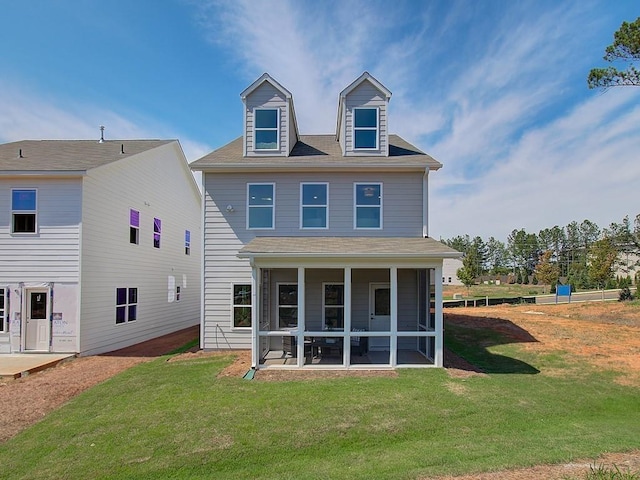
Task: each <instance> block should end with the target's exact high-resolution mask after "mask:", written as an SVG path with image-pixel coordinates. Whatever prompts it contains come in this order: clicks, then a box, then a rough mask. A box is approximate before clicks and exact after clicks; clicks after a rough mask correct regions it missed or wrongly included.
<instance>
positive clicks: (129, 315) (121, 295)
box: [116, 288, 138, 323]
mask: <svg viewBox="0 0 640 480" xmlns="http://www.w3.org/2000/svg"><path fill="white" fill-rule="evenodd" d="M137 318H138V289H137V288H116V323H127V322H133V321H134V320H136V319H137Z"/></svg>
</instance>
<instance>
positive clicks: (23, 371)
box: [0, 353, 75, 378]
mask: <svg viewBox="0 0 640 480" xmlns="http://www.w3.org/2000/svg"><path fill="white" fill-rule="evenodd" d="M73 357H75V354H73V353H8V354H0V377H9V378H19V377H24V376H26V375H29V374H30V373H34V372H38V371H40V370H44V369H46V368H50V367H54V366H55V365H57V364H58V363H60V362H62V361H63V360H66V359H68V358H73Z"/></svg>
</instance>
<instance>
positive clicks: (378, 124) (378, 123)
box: [351, 107, 380, 151]
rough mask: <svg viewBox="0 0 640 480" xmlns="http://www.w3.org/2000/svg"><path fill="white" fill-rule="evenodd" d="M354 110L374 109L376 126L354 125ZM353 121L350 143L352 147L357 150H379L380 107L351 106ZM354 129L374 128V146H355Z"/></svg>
mask: <svg viewBox="0 0 640 480" xmlns="http://www.w3.org/2000/svg"><path fill="white" fill-rule="evenodd" d="M356 110H375V111H376V126H375V127H356ZM352 120H353V121H352V122H351V125H353V127H352V130H353V131H352V145H353V149H354V150H357V151H364V150H379V149H380V107H354V108H353V119H352ZM356 130H369V131H371V130H375V132H376V146H375V147H360V148H357V147H356Z"/></svg>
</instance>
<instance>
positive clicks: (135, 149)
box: [0, 140, 175, 174]
mask: <svg viewBox="0 0 640 480" xmlns="http://www.w3.org/2000/svg"><path fill="white" fill-rule="evenodd" d="M173 141H175V140H105V141H104V142H103V143H99V142H97V141H95V140H22V141H19V142H12V143H5V144H2V145H0V172H1V173H4V174H7V173H11V172H16V173H18V172H58V173H60V172H85V171H87V170H90V169H92V168H95V167H100V166H102V165H106V164H108V163H111V162H116V161H118V160H122V159H123V158H127V157H130V156H132V155H137V154H138V153H142V152H145V151H147V150H151V149H153V148H156V147H159V146H162V145H165V144H167V143H171V142H173ZM123 151H124V153H122V152H123ZM20 154H22V157H21V156H20Z"/></svg>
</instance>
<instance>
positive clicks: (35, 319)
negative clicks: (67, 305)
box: [24, 289, 51, 352]
mask: <svg viewBox="0 0 640 480" xmlns="http://www.w3.org/2000/svg"><path fill="white" fill-rule="evenodd" d="M26 293H27V295H26V309H25V311H26V315H25V327H24V331H25V333H24V349H25V350H37V351H44V352H48V351H49V337H50V334H51V331H50V330H51V329H50V326H51V324H50V323H49V290H48V289H37V290H32V289H29V290H27V291H26Z"/></svg>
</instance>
